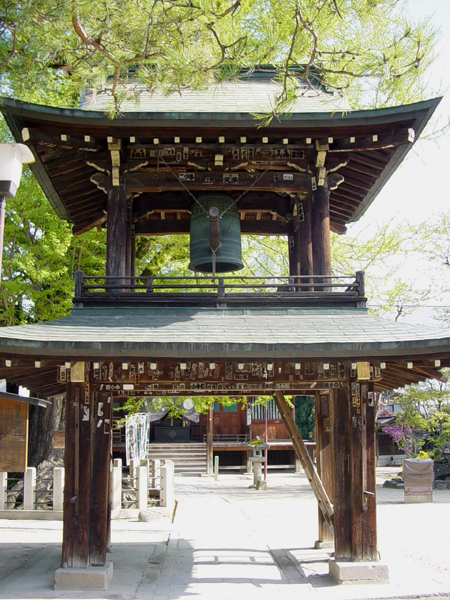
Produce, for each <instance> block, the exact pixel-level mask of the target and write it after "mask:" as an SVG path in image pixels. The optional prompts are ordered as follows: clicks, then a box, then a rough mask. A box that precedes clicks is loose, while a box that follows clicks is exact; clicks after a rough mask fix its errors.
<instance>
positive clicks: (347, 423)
mask: <svg viewBox="0 0 450 600" xmlns="http://www.w3.org/2000/svg"><path fill="white" fill-rule="evenodd" d="M372 385H373V384H371V383H369V382H360V381H357V380H356V379H354V378H353V379H351V380H350V387H349V389H345V388H343V389H338V390H336V392H335V394H336V402H335V408H334V424H333V447H334V456H335V477H334V499H335V517H334V535H335V556H336V561H346V560H351V561H354V562H356V561H377V560H378V552H377V531H376V496H375V489H376V488H375V407H374V406H373V405H371V404H372V403H373V404H375V403H374V402H373V401H372V398H373V388H372ZM371 388H372V389H371ZM369 392H370V393H369Z"/></svg>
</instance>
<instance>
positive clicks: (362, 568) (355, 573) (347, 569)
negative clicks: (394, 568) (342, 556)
mask: <svg viewBox="0 0 450 600" xmlns="http://www.w3.org/2000/svg"><path fill="white" fill-rule="evenodd" d="M328 565H329V573H330V575H331V577H333V579H335V580H336V581H337V583H343V584H349V583H358V584H363V583H389V569H388V567H387V565H385V564H383V563H379V562H362V561H361V562H343V561H337V560H334V559H331V560H330V561H329V563H328Z"/></svg>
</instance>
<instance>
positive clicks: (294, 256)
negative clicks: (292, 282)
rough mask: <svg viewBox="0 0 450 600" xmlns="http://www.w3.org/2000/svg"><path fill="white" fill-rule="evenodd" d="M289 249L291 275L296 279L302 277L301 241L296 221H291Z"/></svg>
mask: <svg viewBox="0 0 450 600" xmlns="http://www.w3.org/2000/svg"><path fill="white" fill-rule="evenodd" d="M288 249H289V275H290V276H291V277H295V276H296V275H300V240H299V234H298V228H296V226H295V221H291V223H290V225H289V235H288Z"/></svg>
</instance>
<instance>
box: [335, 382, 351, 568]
mask: <svg viewBox="0 0 450 600" xmlns="http://www.w3.org/2000/svg"><path fill="white" fill-rule="evenodd" d="M334 393H335V401H334V419H333V435H332V440H333V454H334V548H335V557H336V560H337V561H339V560H350V559H351V558H352V503H351V493H350V491H351V486H352V480H351V473H350V444H351V437H350V405H351V396H350V393H349V388H348V386H346V387H345V388H339V389H337V390H336V391H335V392H334Z"/></svg>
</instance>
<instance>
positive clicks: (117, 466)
mask: <svg viewBox="0 0 450 600" xmlns="http://www.w3.org/2000/svg"><path fill="white" fill-rule="evenodd" d="M121 508H122V459H121V458H115V459H114V462H113V468H112V473H111V510H120V509H121Z"/></svg>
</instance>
